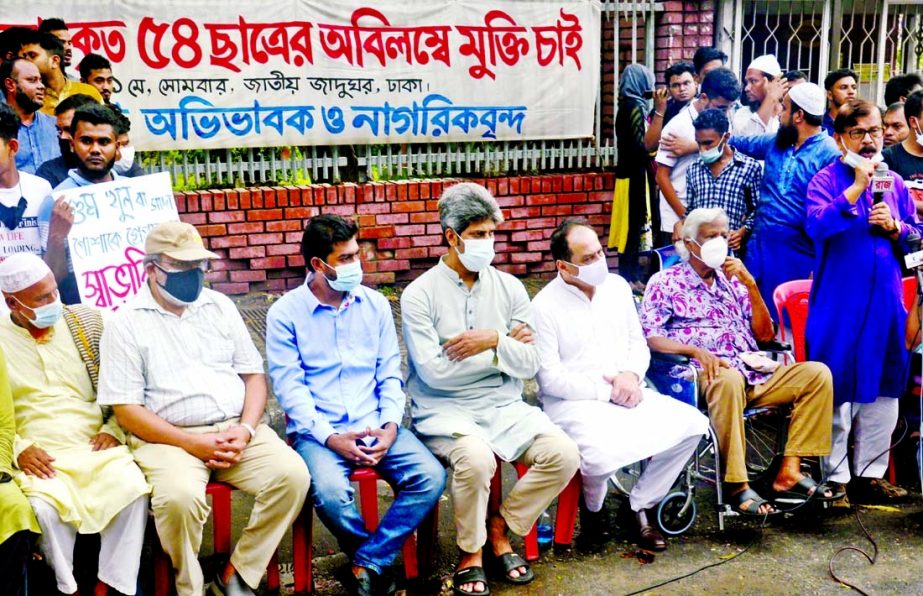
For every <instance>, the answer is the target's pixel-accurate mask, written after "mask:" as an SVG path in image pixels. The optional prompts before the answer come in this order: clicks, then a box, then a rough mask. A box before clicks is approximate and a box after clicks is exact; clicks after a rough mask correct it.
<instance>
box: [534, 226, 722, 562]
mask: <svg viewBox="0 0 923 596" xmlns="http://www.w3.org/2000/svg"><path fill="white" fill-rule="evenodd" d="M551 256H552V258H553V259H554V260H555V266H556V267H557V268H558V276H557V277H556V278H555V279H553V280H551V282H550V283H549V284H548V285H547V286H545V287H544V289H542V291H541V292H539V293H538V295H537V296H536V297H535V300H533V302H532V305H533V307H534V308H535V323H536V329H535V331H536V333H537V336H538V347H539V352H540V353H541V356H542V366H541V368H540V369H539V371H538V384H539V388H540V390H541V396H542V398H543V401H544V405H545V412H546V413H547V414H548V416H549V417H550V418H551V420H552V421H554V422H555V423H556V424H558V425H559V426H560V427H561V428H563V429H564V431H565V432H566V433H567V434H568V435H570V437H571V438H572V439H574V441H576V442H577V445H578V446H579V447H580V469H581V473H582V475H583V502H582V503H581V514H582V515H581V520H580V529H581V542H583V543H584V545H585V546H589V547H590V548H593V547H594V546H595V545H596V544H599V543H600V542H602V535H603V530H604V529H605V528H604V527H603V526H604V523H603V522H602V520H600V519H599V517H600V516H599V515H598V513H599V512H601V510H602V507H603V502H604V500H605V498H606V492H607V489H608V482H609V477H610V476H611V475H612V474H614V473H615V472H616V471H617V470H618V469H619V468H622V467H624V466H626V465H629V464H632V463H634V462H637V461H640V460H644V459H647V458H651V459H650V462H649V463H648V465H647V467H646V468H645V470H644V473H643V474H642V475H641V478H640V480H639V481H638V484H637V485H636V486H635V488H634V489H633V490H632V491H631V495H630V497H629V504H630V506H631V509H632V511H633V512H634V513H635V516H636V518H637V522H638V544H639V545H640V546H641V547H642V548H646V549H649V550H658V551H659V550H664V549H666V547H667V543H666V540H665V539H664V538H663V536H662V535H661V534H660V532H658V531H657V529H656V528H655V527H654V526H653V519H652V518H649V517H648V515H649V512H648V509H649V508H651V507H653V506H654V505H656V504H657V503H659V502H660V501H661V499H663V498H664V497H665V496H666V495H667V492H669V490H670V487H671V486H673V483H674V482H675V481H676V477H677V476H678V475H679V473H680V471H681V470H682V469H683V466H684V465H685V464H686V462H688V461H689V458H690V457H691V456H692V453H693V451H694V450H695V448H696V445H698V443H699V440H700V439H701V438H702V435H703V434H705V433H706V432H708V418H706V417H705V416H703V415H702V414H701V413H700V412H699V411H698V410H697V409H695V408H694V407H692V406H689V405H687V404H684V403H682V402H680V401H678V400H675V399H673V398H671V397H667V396H664V395H660V394H659V393H656V392H654V391H651V390H650V389H647V388H644V385H643V381H644V375H645V374H646V373H647V366H648V363H649V362H650V357H651V355H650V350H649V349H648V347H647V343H646V342H645V341H644V333H643V332H642V331H641V323H640V322H638V312H637V310H636V309H635V303H634V299H633V298H632V293H631V288H630V287H629V286H628V283H627V282H626V281H625V280H624V279H622V278H621V277H619V276H618V275H612V274H610V273H609V267H608V265H607V263H606V255H605V252H604V251H603V248H602V246H601V245H600V243H599V237H598V236H597V235H596V231H595V230H593V228H591V227H590V226H589V225H588V224H587V223H586V222H584V221H582V220H576V219H570V220H565V221H564V222H562V223H561V225H559V226H558V227H557V229H556V230H555V231H554V232H553V233H552V234H551ZM593 513H597V515H593ZM584 533H586V534H589V536H587V537H584V536H583V534H584ZM594 543H595V544H594Z"/></svg>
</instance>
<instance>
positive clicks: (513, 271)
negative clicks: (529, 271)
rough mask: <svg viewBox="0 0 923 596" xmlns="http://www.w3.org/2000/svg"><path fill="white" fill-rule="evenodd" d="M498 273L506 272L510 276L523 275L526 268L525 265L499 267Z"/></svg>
mask: <svg viewBox="0 0 923 596" xmlns="http://www.w3.org/2000/svg"><path fill="white" fill-rule="evenodd" d="M497 269H499V270H500V271H506V272H507V273H509V274H510V275H525V274H526V266H525V265H500V266H499V267H497Z"/></svg>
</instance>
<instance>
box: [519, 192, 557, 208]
mask: <svg viewBox="0 0 923 596" xmlns="http://www.w3.org/2000/svg"><path fill="white" fill-rule="evenodd" d="M556 202H557V201H556V200H555V196H554V195H550V194H548V195H531V196H528V197H526V205H554V204H555V203H556Z"/></svg>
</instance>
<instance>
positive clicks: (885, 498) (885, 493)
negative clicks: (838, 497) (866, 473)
mask: <svg viewBox="0 0 923 596" xmlns="http://www.w3.org/2000/svg"><path fill="white" fill-rule="evenodd" d="M908 495H909V493H908V492H907V489H905V488H901V487H899V486H894V485H893V484H891V483H890V482H888V481H887V480H885V479H884V478H861V477H860V478H853V479H852V481H851V482H850V483H849V499H850V500H851V501H852V502H853V503H861V504H866V505H873V504H876V503H878V504H887V503H896V502H899V501H903V500H904V499H906V498H907V496H908Z"/></svg>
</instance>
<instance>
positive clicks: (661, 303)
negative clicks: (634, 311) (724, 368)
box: [641, 263, 771, 385]
mask: <svg viewBox="0 0 923 596" xmlns="http://www.w3.org/2000/svg"><path fill="white" fill-rule="evenodd" d="M752 315H753V311H752V308H751V305H750V295H749V294H748V293H747V288H746V287H744V285H743V284H742V283H740V281H739V280H738V279H736V278H731V279H730V280H729V279H728V278H726V277H725V276H724V273H722V272H721V271H717V272H716V276H715V282H714V283H713V284H712V285H711V286H709V285H708V284H706V283H705V280H703V279H702V278H701V277H699V274H698V273H696V272H695V269H693V268H692V266H690V265H689V263H680V264H679V265H676V266H674V267H670V268H668V269H664V270H663V271H661V272H659V273H657V274H656V275H654V276H653V277H652V278H651V280H650V281H649V282H648V284H647V290H646V291H645V292H644V301H643V302H642V303H641V327H643V328H644V334H645V335H646V336H647V337H664V338H666V339H672V340H674V341H678V342H680V343H683V344H686V345H691V346H696V347H699V348H703V349H705V350H708V351H709V352H711V353H712V354H714V355H716V356H718V357H719V358H724V359H725V360H727V361H728V362H729V363H730V364H731V366H733V367H734V368H736V369H737V370H739V371H740V372H741V373H742V374H743V375H744V378H746V379H747V382H748V383H749V384H751V385H759V384H760V383H764V382H765V381H766V380H767V379H768V378H769V377H770V376H771V375H768V374H763V373H759V372H756V371H754V370H751V369H749V368H747V366H746V365H745V364H744V363H743V361H742V360H741V359H740V357H739V356H738V355H739V354H741V353H743V352H755V351H757V350H758V349H759V348H758V347H757V345H756V338H755V337H754V336H753V331H752V330H751V329H750V319H751V317H752ZM692 362H693V364H694V365H695V367H696V368H699V369H701V365H700V364H699V362H698V361H697V360H695V359H693V361H692Z"/></svg>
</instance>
